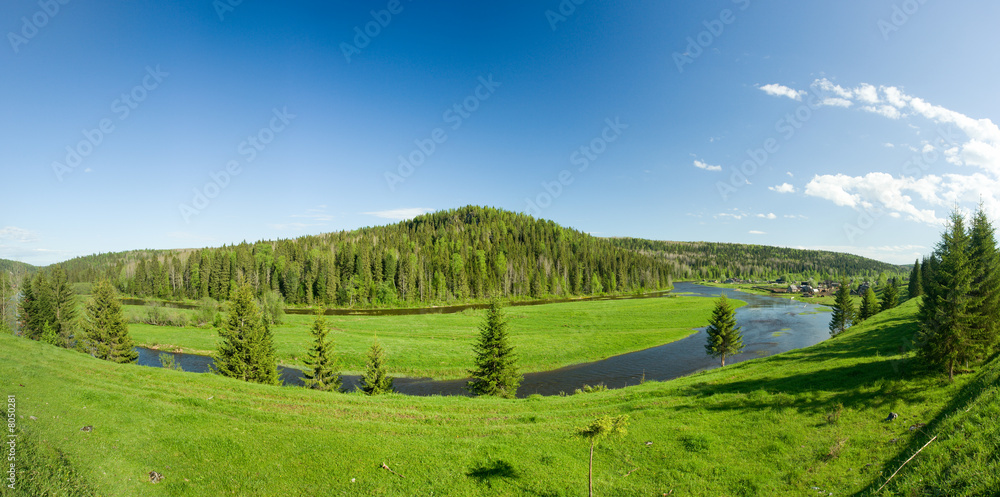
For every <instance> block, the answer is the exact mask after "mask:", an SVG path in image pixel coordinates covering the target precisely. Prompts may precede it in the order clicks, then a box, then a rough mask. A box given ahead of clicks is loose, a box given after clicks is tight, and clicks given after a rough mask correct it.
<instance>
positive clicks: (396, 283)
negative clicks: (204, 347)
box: [60, 206, 670, 308]
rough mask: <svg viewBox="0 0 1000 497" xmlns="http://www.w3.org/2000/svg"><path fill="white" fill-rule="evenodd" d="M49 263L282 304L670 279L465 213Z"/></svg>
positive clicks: (657, 284)
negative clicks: (251, 292) (242, 282)
mask: <svg viewBox="0 0 1000 497" xmlns="http://www.w3.org/2000/svg"><path fill="white" fill-rule="evenodd" d="M174 260H176V261H177V262H176V264H175V263H174V262H173V261H174ZM60 265H61V266H62V267H63V268H65V269H66V271H67V273H68V274H69V275H70V281H89V280H91V279H93V278H96V277H108V278H116V279H117V281H118V283H119V285H120V289H121V290H123V291H124V292H126V293H128V294H130V295H135V296H142V297H148V296H171V297H174V298H179V297H184V298H189V299H199V298H202V297H206V296H208V297H212V298H214V299H217V300H224V299H226V298H228V295H229V290H230V288H231V287H232V286H233V285H234V284H235V282H236V281H237V279H238V278H239V277H240V276H242V277H243V278H244V279H246V280H247V281H252V282H258V283H257V284H256V285H255V292H256V294H257V295H266V294H267V293H268V292H272V291H273V292H277V293H278V294H280V295H281V296H282V297H283V298H284V299H285V301H286V302H287V303H289V304H293V305H295V304H307V305H334V304H337V305H343V306H387V305H394V304H396V303H398V302H407V303H417V302H441V301H453V300H473V301H484V300H486V299H488V298H491V297H492V296H495V295H499V296H502V297H504V298H525V297H529V296H536V297H540V296H549V295H555V296H570V295H584V294H592V293H601V292H602V291H612V289H611V288H610V287H609V286H608V285H609V283H614V285H613V287H614V289H615V291H618V292H622V293H630V292H633V291H637V290H652V289H662V288H667V287H669V281H670V269H669V263H668V262H666V261H661V260H657V259H656V258H654V257H652V256H650V255H646V254H640V253H638V252H636V251H633V250H629V249H626V248H621V247H618V246H616V245H615V243H614V242H613V241H611V240H607V239H601V238H596V237H593V236H591V235H589V234H586V233H583V232H580V231H576V230H572V229H567V228H563V227H561V226H559V225H557V224H555V223H553V222H551V221H542V220H535V219H534V218H532V217H530V216H526V215H524V214H518V213H514V212H509V211H504V210H499V209H494V208H489V207H476V206H468V207H463V208H460V209H452V210H446V211H440V212H435V213H432V214H427V215H423V216H418V217H416V218H414V219H411V220H409V221H404V222H401V223H398V224H394V225H390V226H380V227H373V228H363V229H359V230H354V231H350V232H346V231H345V232H337V233H327V234H323V235H317V236H304V237H301V238H296V239H294V240H277V241H261V242H257V243H253V244H250V243H241V244H238V245H231V246H225V247H219V248H209V249H203V250H193V251H192V250H182V251H151V250H145V251H133V252H120V253H116V254H100V255H94V256H88V257H82V258H77V259H73V260H70V261H67V262H64V263H62V264H60ZM576 282H579V284H576ZM602 282H603V283H602ZM266 298H267V297H265V299H266ZM264 307H265V308H267V307H268V306H267V305H266V304H265V305H264Z"/></svg>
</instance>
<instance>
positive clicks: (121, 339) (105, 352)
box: [82, 280, 139, 364]
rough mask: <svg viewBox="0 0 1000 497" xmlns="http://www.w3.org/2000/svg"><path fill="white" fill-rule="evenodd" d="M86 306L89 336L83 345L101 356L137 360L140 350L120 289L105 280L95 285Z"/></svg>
mask: <svg viewBox="0 0 1000 497" xmlns="http://www.w3.org/2000/svg"><path fill="white" fill-rule="evenodd" d="M86 309H87V316H86V321H85V323H84V332H85V334H86V340H85V341H84V343H83V344H82V348H83V349H84V350H85V351H86V352H87V353H89V354H91V355H93V356H94V357H96V358H98V359H104V360H106V361H111V362H117V363H122V364H125V363H134V362H135V361H136V360H137V359H138V358H139V352H137V351H136V350H135V344H134V343H133V342H132V337H131V336H130V335H129V332H128V322H127V321H126V320H125V315H124V314H123V313H122V306H121V302H119V301H118V295H117V292H115V289H114V287H113V286H111V283H110V282H109V281H107V280H103V281H100V282H98V283H97V285H95V286H94V294H93V297H92V298H91V300H90V301H89V302H87V307H86Z"/></svg>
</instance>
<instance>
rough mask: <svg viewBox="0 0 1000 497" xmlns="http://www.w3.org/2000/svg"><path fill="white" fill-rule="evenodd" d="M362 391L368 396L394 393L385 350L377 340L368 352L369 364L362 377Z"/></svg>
mask: <svg viewBox="0 0 1000 497" xmlns="http://www.w3.org/2000/svg"><path fill="white" fill-rule="evenodd" d="M361 391H363V392H364V393H366V394H368V395H381V394H384V393H390V392H392V391H393V389H392V378H390V377H389V373H388V370H387V369H386V366H385V350H384V349H382V346H381V345H379V343H378V340H375V343H373V344H372V347H371V349H369V350H368V364H366V365H365V373H364V374H363V375H361Z"/></svg>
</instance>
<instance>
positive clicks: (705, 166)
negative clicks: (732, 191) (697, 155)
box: [694, 159, 722, 171]
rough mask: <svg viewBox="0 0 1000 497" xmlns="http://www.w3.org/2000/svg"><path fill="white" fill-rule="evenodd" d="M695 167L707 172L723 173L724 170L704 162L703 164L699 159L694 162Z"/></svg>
mask: <svg viewBox="0 0 1000 497" xmlns="http://www.w3.org/2000/svg"><path fill="white" fill-rule="evenodd" d="M694 167H697V168H698V169H704V170H706V171H721V170H722V166H713V165H711V164H706V163H704V162H702V161H700V160H697V159H695V161H694Z"/></svg>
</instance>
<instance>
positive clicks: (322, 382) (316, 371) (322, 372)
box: [305, 308, 341, 392]
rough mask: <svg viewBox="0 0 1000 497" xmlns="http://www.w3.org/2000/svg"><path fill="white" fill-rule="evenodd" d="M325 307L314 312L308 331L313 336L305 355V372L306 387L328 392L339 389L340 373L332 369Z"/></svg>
mask: <svg viewBox="0 0 1000 497" xmlns="http://www.w3.org/2000/svg"><path fill="white" fill-rule="evenodd" d="M325 310H326V309H322V308H320V310H319V311H318V312H317V314H316V320H315V321H313V326H312V329H311V330H310V332H311V333H312V336H313V345H312V348H311V349H310V350H309V356H308V357H306V360H305V362H306V365H307V366H309V369H307V370H306V372H305V384H306V388H312V389H315V390H322V391H325V392H329V391H331V390H333V391H337V390H340V386H341V380H340V374H339V373H337V372H335V371H334V368H333V366H334V363H333V357H331V354H332V353H333V341H332V340H327V338H326V337H327V335H328V334H329V333H330V328H329V327H328V326H327V325H326V318H324V317H323V312H324V311H325Z"/></svg>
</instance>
